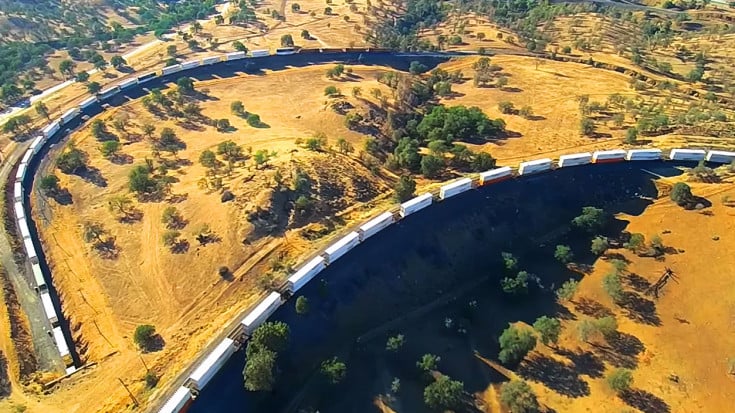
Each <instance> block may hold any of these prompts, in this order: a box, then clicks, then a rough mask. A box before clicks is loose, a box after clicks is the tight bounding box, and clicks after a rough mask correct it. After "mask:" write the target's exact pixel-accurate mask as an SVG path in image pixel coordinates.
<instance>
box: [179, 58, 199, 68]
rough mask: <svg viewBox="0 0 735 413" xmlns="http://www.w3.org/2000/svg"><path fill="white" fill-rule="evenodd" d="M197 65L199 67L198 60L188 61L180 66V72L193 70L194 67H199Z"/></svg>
mask: <svg viewBox="0 0 735 413" xmlns="http://www.w3.org/2000/svg"><path fill="white" fill-rule="evenodd" d="M199 65H201V63H199V61H198V60H189V61H188V62H184V63H182V64H181V70H189V69H193V68H195V67H199Z"/></svg>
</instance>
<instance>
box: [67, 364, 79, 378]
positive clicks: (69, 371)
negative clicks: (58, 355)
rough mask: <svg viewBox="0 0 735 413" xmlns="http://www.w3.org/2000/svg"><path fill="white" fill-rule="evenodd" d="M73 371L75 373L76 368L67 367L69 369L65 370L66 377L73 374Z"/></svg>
mask: <svg viewBox="0 0 735 413" xmlns="http://www.w3.org/2000/svg"><path fill="white" fill-rule="evenodd" d="M75 371H77V368H76V367H74V366H69V367H67V368H66V375H67V376H68V375H70V374H72V373H74V372H75Z"/></svg>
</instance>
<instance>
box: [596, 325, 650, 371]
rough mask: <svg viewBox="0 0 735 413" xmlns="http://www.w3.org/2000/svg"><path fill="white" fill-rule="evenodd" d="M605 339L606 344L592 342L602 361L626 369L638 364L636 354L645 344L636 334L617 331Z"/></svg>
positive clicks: (641, 350) (643, 348)
mask: <svg viewBox="0 0 735 413" xmlns="http://www.w3.org/2000/svg"><path fill="white" fill-rule="evenodd" d="M605 339H606V341H607V345H601V344H594V343H592V346H594V347H595V349H596V350H597V352H596V353H597V355H598V356H599V357H600V358H601V359H602V360H603V361H605V362H608V363H610V364H612V365H613V366H615V367H623V368H626V369H634V368H636V367H637V366H638V354H640V353H642V352H643V350H645V346H644V345H643V343H642V342H641V341H640V340H639V339H638V338H637V337H636V336H633V335H631V334H628V333H621V332H619V331H618V332H616V333H615V334H611V335H609V336H607V337H606V338H605Z"/></svg>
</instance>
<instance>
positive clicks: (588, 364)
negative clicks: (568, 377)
mask: <svg viewBox="0 0 735 413" xmlns="http://www.w3.org/2000/svg"><path fill="white" fill-rule="evenodd" d="M556 353H557V354H559V355H560V356H564V357H566V358H568V359H569V361H571V362H572V363H574V367H575V368H576V371H577V372H578V373H579V374H583V375H585V376H588V377H590V378H593V379H597V378H600V377H602V376H603V373H604V372H605V364H604V363H603V362H602V361H601V360H600V359H599V358H598V357H597V356H596V355H595V353H593V352H591V351H587V350H581V349H579V348H578V349H577V350H576V351H571V350H567V349H563V348H560V349H558V350H557V351H556Z"/></svg>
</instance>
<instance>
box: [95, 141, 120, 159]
mask: <svg viewBox="0 0 735 413" xmlns="http://www.w3.org/2000/svg"><path fill="white" fill-rule="evenodd" d="M100 152H102V156H104V157H105V158H107V159H111V158H115V157H116V156H117V155H118V154H119V152H120V142H118V141H105V142H102V146H101V147H100Z"/></svg>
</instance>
